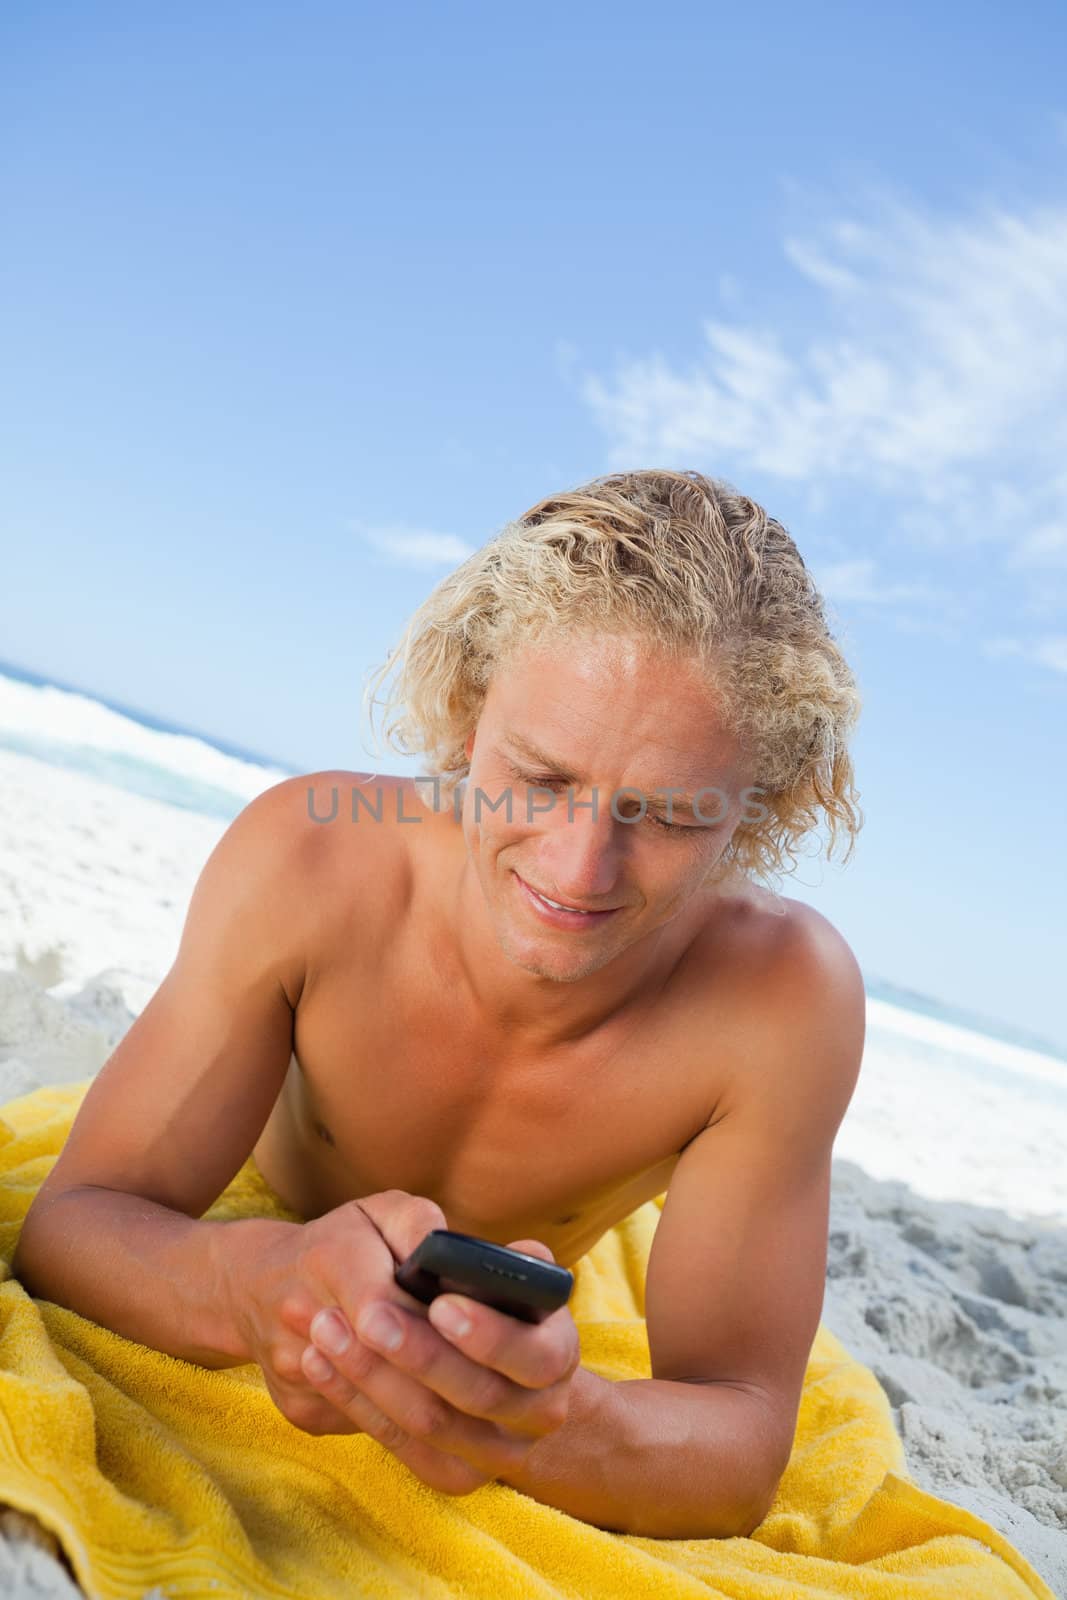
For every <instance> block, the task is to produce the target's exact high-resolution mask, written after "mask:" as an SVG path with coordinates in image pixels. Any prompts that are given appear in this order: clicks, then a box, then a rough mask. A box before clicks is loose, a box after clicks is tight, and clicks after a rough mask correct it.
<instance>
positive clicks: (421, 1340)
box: [312, 1296, 577, 1460]
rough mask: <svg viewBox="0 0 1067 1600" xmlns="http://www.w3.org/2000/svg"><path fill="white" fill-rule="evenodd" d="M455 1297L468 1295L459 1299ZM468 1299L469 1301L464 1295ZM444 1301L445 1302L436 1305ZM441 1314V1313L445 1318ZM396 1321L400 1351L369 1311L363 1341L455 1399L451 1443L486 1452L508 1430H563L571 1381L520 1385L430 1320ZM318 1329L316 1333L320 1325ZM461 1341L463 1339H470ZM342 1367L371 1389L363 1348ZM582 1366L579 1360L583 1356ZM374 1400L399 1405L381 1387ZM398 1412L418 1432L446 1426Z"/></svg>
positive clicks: (427, 1387) (447, 1436)
mask: <svg viewBox="0 0 1067 1600" xmlns="http://www.w3.org/2000/svg"><path fill="white" fill-rule="evenodd" d="M447 1298H450V1299H451V1298H453V1297H452V1296H448V1297H447ZM455 1298H457V1299H461V1297H459V1296H457V1297H455ZM461 1303H463V1304H467V1303H469V1302H466V1301H465V1300H461ZM436 1304H438V1301H435V1302H434V1305H436ZM386 1309H387V1308H386V1307H385V1306H379V1307H373V1306H371V1305H368V1306H367V1307H366V1308H365V1311H366V1312H368V1313H369V1312H370V1311H371V1310H376V1311H378V1312H379V1313H380V1312H383V1311H385V1310H386ZM480 1309H481V1310H485V1309H487V1308H485V1307H481V1308H480ZM440 1314H441V1313H440V1312H438V1313H437V1315H438V1316H440ZM490 1314H491V1315H494V1316H495V1315H498V1314H497V1313H490ZM432 1315H433V1308H432V1307H431V1316H432ZM499 1315H500V1319H501V1320H502V1321H504V1322H513V1321H514V1319H513V1318H510V1317H507V1316H505V1315H503V1314H499ZM396 1321H397V1322H398V1324H399V1325H400V1327H401V1330H402V1333H403V1339H402V1342H401V1344H400V1345H399V1346H398V1347H397V1348H395V1349H389V1348H387V1347H386V1346H385V1344H384V1343H379V1342H377V1341H376V1339H375V1336H374V1334H373V1332H372V1330H371V1325H370V1323H369V1321H365V1320H364V1313H363V1312H361V1314H360V1316H359V1317H358V1318H357V1321H356V1331H357V1334H358V1343H359V1345H361V1346H363V1347H365V1348H366V1347H369V1348H370V1349H377V1351H378V1352H379V1353H380V1355H381V1356H382V1358H383V1359H384V1360H386V1361H387V1362H388V1364H389V1365H390V1366H391V1367H393V1368H394V1369H396V1370H398V1371H400V1372H403V1373H407V1374H409V1375H410V1377H411V1378H412V1379H415V1380H417V1381H418V1384H419V1386H420V1388H421V1389H422V1390H423V1391H424V1393H425V1391H432V1392H433V1394H434V1395H436V1396H438V1397H440V1401H441V1402H442V1403H443V1402H447V1403H448V1404H447V1406H446V1407H445V1414H444V1416H442V1417H441V1418H440V1421H439V1432H440V1436H441V1438H442V1439H444V1440H445V1441H446V1442H448V1444H449V1445H450V1446H451V1445H452V1444H453V1442H457V1444H458V1447H461V1448H465V1447H466V1445H467V1444H468V1443H471V1444H473V1445H474V1446H475V1447H476V1448H478V1449H479V1450H482V1449H484V1448H485V1447H486V1445H487V1444H488V1445H490V1446H491V1445H492V1443H493V1440H494V1434H495V1431H496V1430H497V1429H502V1430H503V1431H504V1432H505V1433H506V1435H507V1436H508V1437H510V1438H512V1439H520V1440H521V1439H526V1440H527V1441H532V1440H535V1439H538V1438H540V1437H542V1436H543V1435H544V1434H545V1433H548V1432H551V1431H552V1430H553V1429H554V1428H557V1427H559V1425H560V1423H561V1422H562V1421H563V1419H564V1417H565V1416H566V1411H567V1403H568V1400H567V1392H566V1391H567V1389H568V1383H567V1382H566V1381H565V1380H564V1381H560V1382H557V1383H554V1384H542V1385H539V1386H537V1387H533V1386H527V1385H524V1384H521V1383H517V1382H515V1381H513V1380H512V1379H510V1378H508V1377H507V1376H506V1375H505V1374H503V1373H501V1372H497V1371H494V1370H493V1369H492V1368H491V1366H489V1365H487V1364H486V1363H485V1362H483V1361H480V1360H478V1359H477V1357H476V1356H474V1355H467V1354H465V1353H464V1351H463V1350H462V1349H457V1348H456V1343H457V1341H456V1340H454V1339H445V1338H442V1337H441V1334H440V1332H439V1330H438V1329H437V1327H436V1326H435V1325H434V1324H433V1322H432V1321H430V1320H428V1319H427V1318H426V1317H408V1316H406V1315H404V1314H401V1315H400V1316H399V1317H397V1318H396ZM523 1326H524V1328H525V1329H526V1332H527V1333H532V1332H533V1331H534V1330H533V1329H531V1328H529V1326H528V1325H525V1324H524V1325H523ZM312 1333H313V1336H314V1334H315V1328H314V1327H313V1329H312ZM458 1342H459V1343H460V1344H462V1343H463V1340H462V1339H460V1340H459V1341H458ZM335 1364H337V1365H339V1366H340V1368H341V1371H342V1372H343V1374H344V1375H345V1376H347V1377H348V1378H349V1379H350V1381H352V1382H353V1383H354V1384H355V1386H356V1387H357V1388H365V1387H366V1381H365V1378H364V1376H363V1374H364V1373H365V1372H366V1367H365V1363H364V1359H363V1357H362V1356H361V1355H360V1354H358V1353H356V1354H355V1355H353V1356H352V1357H351V1359H350V1360H349V1359H348V1358H347V1357H346V1356H340V1357H337V1358H335ZM574 1365H577V1360H575V1362H574ZM383 1381H384V1380H383ZM374 1398H375V1400H376V1401H377V1402H378V1403H379V1404H380V1405H382V1406H383V1407H384V1408H385V1409H389V1410H392V1408H391V1406H390V1405H389V1404H388V1403H387V1402H386V1401H385V1400H383V1399H382V1398H381V1396H380V1395H379V1393H378V1392H377V1391H375V1392H374ZM398 1398H399V1397H398ZM457 1413H458V1414H459V1417H460V1423H461V1424H462V1423H464V1422H466V1421H467V1420H468V1419H479V1418H480V1419H482V1420H483V1422H484V1424H485V1425H486V1426H487V1428H488V1432H487V1433H485V1432H483V1433H481V1434H479V1432H478V1431H477V1430H474V1431H472V1429H471V1428H470V1427H462V1426H457V1421H456V1414H457ZM392 1415H393V1416H395V1417H396V1419H397V1421H399V1422H400V1423H401V1424H402V1425H403V1426H404V1427H406V1428H408V1429H409V1431H412V1432H414V1433H415V1434H416V1435H417V1436H420V1437H433V1436H434V1434H435V1433H436V1432H437V1431H438V1430H436V1429H435V1430H434V1433H433V1434H432V1433H431V1432H430V1431H429V1430H430V1428H431V1426H432V1420H433V1419H432V1417H431V1418H429V1419H424V1418H419V1419H418V1420H417V1421H414V1422H412V1421H411V1420H410V1419H409V1417H408V1416H407V1415H405V1414H401V1413H400V1412H398V1411H396V1410H392ZM460 1441H461V1443H460ZM478 1459H479V1460H480V1459H481V1458H480V1457H479V1458H478Z"/></svg>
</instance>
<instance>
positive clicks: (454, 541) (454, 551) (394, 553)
mask: <svg viewBox="0 0 1067 1600" xmlns="http://www.w3.org/2000/svg"><path fill="white" fill-rule="evenodd" d="M362 537H363V538H364V539H365V540H366V542H367V543H368V544H370V545H373V547H374V548H375V549H376V550H378V551H379V552H380V553H381V554H382V555H383V556H385V557H386V558H387V559H388V560H389V561H391V562H393V563H395V564H396V565H397V566H403V567H455V566H458V565H459V563H460V562H461V561H466V559H467V557H468V556H472V555H473V554H474V552H475V550H476V548H477V546H476V545H472V544H467V543H465V541H464V540H462V539H458V538H457V537H456V536H455V535H454V534H451V533H434V532H432V531H430V530H429V529H424V528H405V527H396V526H394V527H378V528H366V529H364V530H362Z"/></svg>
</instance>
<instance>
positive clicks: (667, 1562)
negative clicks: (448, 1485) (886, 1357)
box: [0, 1080, 1055, 1600]
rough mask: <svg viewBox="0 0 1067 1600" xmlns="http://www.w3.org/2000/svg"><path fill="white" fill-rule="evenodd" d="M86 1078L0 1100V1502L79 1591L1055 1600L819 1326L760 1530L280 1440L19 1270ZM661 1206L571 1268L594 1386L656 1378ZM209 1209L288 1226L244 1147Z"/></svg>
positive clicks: (201, 1381)
mask: <svg viewBox="0 0 1067 1600" xmlns="http://www.w3.org/2000/svg"><path fill="white" fill-rule="evenodd" d="M88 1081H89V1080H85V1081H84V1082H81V1083H78V1084H69V1085H64V1086H62V1087H57V1088H45V1089H38V1090H36V1091H35V1092H34V1093H33V1094H29V1095H24V1096H23V1097H22V1098H21V1099H18V1100H13V1101H11V1102H10V1103H9V1104H7V1105H5V1106H2V1107H0V1257H2V1261H3V1267H2V1271H0V1504H5V1505H11V1506H14V1507H16V1508H17V1509H18V1510H19V1511H23V1512H27V1513H29V1514H30V1515H32V1516H34V1517H36V1518H37V1519H38V1521H39V1522H41V1523H42V1524H43V1525H44V1526H45V1527H46V1528H47V1529H49V1530H50V1531H51V1532H52V1533H54V1534H55V1535H56V1537H57V1538H58V1540H59V1542H60V1544H61V1546H62V1548H63V1550H64V1553H65V1554H66V1556H67V1558H68V1560H69V1561H70V1564H71V1566H72V1568H73V1571H74V1573H75V1576H76V1578H77V1580H78V1582H79V1584H80V1585H81V1587H82V1588H83V1589H84V1591H85V1592H86V1594H88V1595H90V1596H93V1597H94V1600H95V1597H99V1600H112V1597H114V1600H119V1597H122V1600H142V1596H143V1595H144V1594H145V1591H147V1590H150V1589H153V1588H157V1589H158V1590H159V1591H160V1592H161V1593H162V1594H163V1595H166V1596H175V1597H177V1596H201V1595H202V1596H213V1597H215V1600H228V1597H230V1596H234V1597H246V1596H260V1595H262V1596H271V1597H274V1596H277V1597H287V1600H291V1597H297V1600H332V1597H335V1596H349V1595H352V1596H357V1595H358V1596H375V1597H381V1600H393V1597H395V1600H406V1597H409V1596H411V1595H416V1596H424V1597H428V1600H429V1597H433V1600H438V1597H446V1596H453V1595H455V1596H462V1597H471V1600H474V1597H484V1600H512V1597H513V1600H532V1597H538V1596H568V1597H590V1600H591V1597H594V1596H595V1597H603V1600H619V1597H620V1596H631V1595H653V1594H655V1595H656V1596H671V1597H675V1596H677V1597H679V1600H681V1597H692V1600H697V1597H707V1596H709V1595H711V1596H723V1597H729V1600H757V1597H759V1600H763V1597H767V1600H771V1597H774V1600H798V1597H802V1596H803V1597H808V1600H819V1597H822V1596H836V1595H849V1596H863V1597H869V1600H902V1597H907V1596H918V1595H921V1596H923V1597H924V1600H949V1597H952V1600H1016V1597H1017V1600H1032V1597H1033V1596H1039V1597H1041V1600H1055V1597H1054V1596H1053V1594H1052V1591H1051V1590H1050V1589H1049V1588H1048V1586H1047V1585H1046V1584H1045V1583H1043V1582H1042V1580H1041V1578H1040V1577H1039V1576H1038V1574H1037V1573H1035V1572H1034V1570H1033V1569H1032V1568H1031V1567H1030V1566H1029V1565H1028V1564H1027V1562H1026V1561H1024V1560H1023V1558H1022V1556H1021V1555H1020V1554H1019V1553H1018V1552H1017V1551H1016V1550H1015V1549H1014V1548H1013V1547H1012V1546H1011V1545H1010V1544H1009V1543H1008V1542H1007V1540H1005V1539H1004V1538H1002V1537H1001V1535H1000V1534H999V1533H997V1532H996V1531H995V1530H994V1529H993V1528H991V1527H989V1526H988V1525H987V1524H986V1523H985V1522H982V1521H980V1520H979V1519H978V1518H977V1517H974V1516H972V1515H970V1513H969V1512H967V1511H964V1510H961V1509H960V1508H958V1507H957V1506H954V1505H951V1504H949V1503H948V1502H945V1501H942V1500H939V1499H937V1498H935V1497H934V1496H933V1495H930V1494H926V1493H924V1492H923V1491H922V1490H921V1489H919V1488H918V1486H917V1485H916V1484H914V1483H913V1482H912V1481H911V1480H910V1479H909V1478H908V1477H907V1475H906V1470H905V1463H904V1453H903V1447H902V1445H901V1442H900V1440H899V1438H898V1436H897V1434H896V1432H895V1430H894V1427H893V1421H892V1414H891V1412H890V1410H889V1404H888V1401H887V1400H886V1397H885V1395H884V1394H883V1392H882V1390H881V1388H880V1387H879V1384H878V1382H877V1380H876V1379H875V1377H874V1375H873V1374H872V1373H871V1372H870V1371H869V1370H868V1369H867V1368H866V1367H864V1366H862V1365H861V1364H860V1363H859V1362H857V1361H855V1360H853V1358H852V1357H851V1356H850V1355H849V1354H848V1352H847V1350H845V1349H844V1347H843V1346H842V1345H841V1344H840V1343H839V1342H838V1340H837V1339H836V1338H835V1337H834V1335H833V1334H832V1333H831V1332H830V1331H829V1329H827V1328H826V1327H825V1326H820V1328H819V1330H818V1334H817V1336H816V1339H815V1342H814V1345H813V1347H812V1351H811V1356H810V1360H809V1364H808V1369H807V1375H806V1378H805V1383H804V1393H803V1400H802V1403H801V1407H800V1415H799V1418H798V1424H797V1431H796V1438H795V1440H794V1446H793V1454H792V1459H791V1461H790V1463H789V1466H788V1468H787V1470H786V1473H785V1476H784V1478H783V1479H782V1482H781V1485H780V1487H779V1491H778V1496H777V1499H776V1501H775V1504H774V1506H773V1508H772V1510H771V1512H770V1513H769V1515H768V1516H767V1517H766V1518H765V1519H764V1521H763V1522H762V1523H761V1525H760V1527H759V1528H758V1529H756V1531H755V1533H754V1534H753V1535H752V1537H751V1538H748V1539H652V1538H644V1537H638V1536H635V1535H631V1534H620V1533H609V1532H606V1531H604V1530H603V1529H600V1528H595V1527H592V1526H591V1525H590V1524H588V1523H584V1522H582V1521H580V1520H578V1519H576V1518H573V1517H570V1516H568V1515H566V1514H565V1513H563V1512H561V1511H558V1510H556V1509H555V1508H554V1507H550V1506H543V1505H541V1504H540V1502H538V1501H535V1500H532V1499H530V1498H529V1497H528V1496H526V1495H523V1494H520V1493H519V1492H518V1491H517V1490H515V1489H512V1488H510V1487H508V1486H507V1485H505V1484H500V1483H491V1484H486V1485H484V1486H483V1487H482V1488H480V1489H476V1490H475V1491H474V1492H473V1493H471V1494H469V1495H465V1496H462V1497H457V1496H452V1495H445V1494H441V1493H439V1492H438V1491H436V1490H434V1489H431V1488H430V1487H429V1486H428V1485H426V1484H424V1483H423V1482H422V1481H421V1479H419V1478H417V1477H416V1476H415V1475H414V1474H413V1473H412V1472H410V1471H409V1470H408V1469H407V1468H406V1467H405V1466H404V1465H403V1464H402V1463H401V1462H400V1461H398V1460H397V1458H396V1457H395V1456H394V1455H392V1454H391V1452H390V1451H388V1450H387V1449H386V1448H385V1447H384V1446H383V1445H380V1444H378V1443H377V1441H376V1440H373V1439H371V1438H370V1437H369V1435H367V1434H336V1435H312V1434H308V1433H304V1432H303V1431H302V1430H300V1429H298V1428H296V1427H294V1426H293V1425H292V1424H291V1423H290V1422H289V1421H288V1420H287V1419H286V1418H285V1417H283V1416H282V1414H281V1412H280V1411H279V1410H278V1409H277V1407H276V1406H275V1405H274V1402H273V1401H272V1400H271V1398H270V1395H269V1393H268V1391H267V1388H266V1384H265V1382H264V1380H263V1376H262V1373H261V1372H260V1369H259V1367H258V1366H256V1365H255V1364H248V1365H244V1366H239V1367H229V1368H223V1369H220V1370H213V1369H208V1368H203V1367H199V1366H196V1365H194V1364H192V1363H190V1362H186V1361H182V1360H179V1359H178V1358H176V1357H174V1356H171V1355H166V1354H163V1353H161V1352H159V1351H156V1350H152V1349H149V1348H147V1347H146V1346H144V1345H140V1344H137V1343H135V1342H133V1341H131V1340H128V1339H125V1338H123V1337H122V1336H121V1335H119V1334H116V1333H113V1332H111V1331H110V1330H108V1329H105V1328H101V1327H99V1326H98V1325H97V1324H95V1323H93V1322H90V1321H87V1320H86V1319H85V1318H84V1317H81V1316H79V1315H77V1314H76V1313H75V1312H73V1311H69V1310H66V1309H64V1308H62V1307H60V1306H55V1305H52V1304H51V1303H50V1302H48V1301H45V1300H35V1299H33V1298H31V1296H30V1295H28V1294H27V1293H26V1291H25V1290H24V1289H23V1287H22V1285H21V1284H20V1283H19V1282H18V1280H17V1279H15V1278H13V1277H12V1276H11V1269H10V1262H11V1259H12V1256H13V1254H14V1250H15V1244H16V1241H17V1238H18V1233H19V1229H20V1227H21V1225H22V1221H23V1218H24V1217H25V1215H26V1211H27V1209H28V1208H29V1205H30V1202H31V1200H32V1199H33V1196H34V1194H35V1193H36V1191H37V1189H38V1187H39V1185H40V1184H41V1183H42V1181H43V1180H44V1178H45V1177H46V1176H47V1174H48V1172H49V1171H50V1170H51V1167H52V1164H53V1162H54V1160H55V1157H56V1156H57V1154H58V1153H59V1151H60V1149H61V1147H62V1145H63V1142H64V1140H65V1138H66V1136H67V1133H68V1131H69V1129H70V1125H71V1123H72V1121H73V1119H74V1115H75V1113H76V1111H77V1109H78V1106H79V1104H80V1102H81V1098H82V1095H83V1094H84V1092H85V1090H86V1088H87V1087H88ZM662 1204H663V1197H662V1196H661V1197H660V1198H659V1199H657V1200H652V1201H649V1202H648V1203H647V1204H646V1205H643V1206H641V1207H640V1208H639V1209H638V1210H637V1211H635V1212H634V1213H633V1214H632V1215H631V1216H629V1217H627V1218H626V1220H625V1221H623V1222H621V1223H619V1224H618V1226H617V1227H615V1228H613V1229H612V1230H611V1232H610V1233H608V1234H605V1236H604V1237H603V1238H602V1239H601V1240H600V1242H599V1243H598V1244H597V1245H596V1246H595V1247H594V1248H593V1249H592V1250H591V1251H590V1252H589V1253H588V1254H587V1255H586V1256H584V1257H583V1258H582V1260H581V1261H579V1262H577V1263H576V1265H575V1268H574V1273H575V1279H576V1282H575V1289H574V1293H573V1296H572V1299H571V1309H572V1312H573V1315H574V1319H575V1322H576V1324H577V1326H578V1328H579V1332H580V1337H581V1347H582V1360H583V1363H584V1364H585V1365H586V1366H588V1367H590V1368H592V1369H593V1370H594V1371H596V1372H598V1373H599V1374H600V1375H601V1376H602V1377H605V1378H612V1379H626V1378H647V1377H649V1376H650V1370H649V1358H648V1343H647V1339H646V1335H645V1324H644V1278H645V1269H646V1266H647V1262H648V1253H649V1248H650V1246H651V1243H652V1236H653V1234H654V1232H655V1229H656V1224H657V1222H658V1220H659V1216H660V1209H661V1207H662ZM206 1214H207V1216H209V1217H213V1218H226V1217H244V1216H280V1217H284V1218H286V1219H287V1220H290V1221H291V1220H294V1218H293V1214H292V1213H291V1212H287V1211H286V1210H285V1209H284V1207H282V1206H281V1204H280V1202H279V1201H278V1200H277V1197H276V1196H274V1195H273V1193H272V1192H271V1190H270V1189H269V1188H268V1187H267V1185H266V1184H265V1182H264V1180H263V1179H262V1177H261V1176H260V1174H259V1172H258V1170H257V1168H256V1166H255V1164H254V1162H253V1161H252V1160H251V1158H250V1159H249V1161H248V1162H246V1163H245V1166H244V1167H243V1168H242V1169H241V1171H240V1172H239V1173H238V1175H237V1176H236V1177H235V1178H234V1180H233V1182H232V1183H231V1184H230V1185H229V1187H228V1189H227V1190H226V1192H225V1193H224V1194H223V1195H222V1196H221V1197H220V1198H219V1200H218V1201H217V1202H216V1204H215V1205H214V1206H212V1207H211V1209H210V1211H208V1212H207V1213H206ZM296 1220H298V1219H296Z"/></svg>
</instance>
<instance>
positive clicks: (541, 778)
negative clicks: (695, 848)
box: [509, 763, 704, 833]
mask: <svg viewBox="0 0 1067 1600" xmlns="http://www.w3.org/2000/svg"><path fill="white" fill-rule="evenodd" d="M509 765H510V763H509ZM511 771H512V773H513V774H514V776H515V777H516V778H521V779H522V781H523V783H534V784H536V785H537V786H538V788H540V789H551V790H552V791H553V793H555V791H556V790H557V789H566V788H568V787H569V785H568V783H567V780H566V778H552V777H547V776H546V775H545V774H543V773H537V774H531V773H529V772H523V771H522V769H521V767H515V766H512V767H511ZM645 821H646V822H650V823H651V824H652V826H653V827H655V828H662V829H663V830H664V832H666V833H703V832H704V829H703V828H700V827H692V828H690V827H687V826H686V825H685V823H684V822H666V821H665V820H664V819H663V818H662V817H657V816H656V815H655V814H654V813H653V812H651V811H646V813H645Z"/></svg>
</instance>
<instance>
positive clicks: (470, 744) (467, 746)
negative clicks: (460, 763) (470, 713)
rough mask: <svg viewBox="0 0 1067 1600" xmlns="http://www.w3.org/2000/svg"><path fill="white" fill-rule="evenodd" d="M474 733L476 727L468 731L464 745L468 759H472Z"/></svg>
mask: <svg viewBox="0 0 1067 1600" xmlns="http://www.w3.org/2000/svg"><path fill="white" fill-rule="evenodd" d="M474 734H475V729H474V728H472V729H471V731H470V733H468V735H467V738H466V741H465V743H464V745H463V753H464V754H465V756H466V757H467V760H468V761H469V760H470V758H471V753H472V751H473V750H474Z"/></svg>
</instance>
